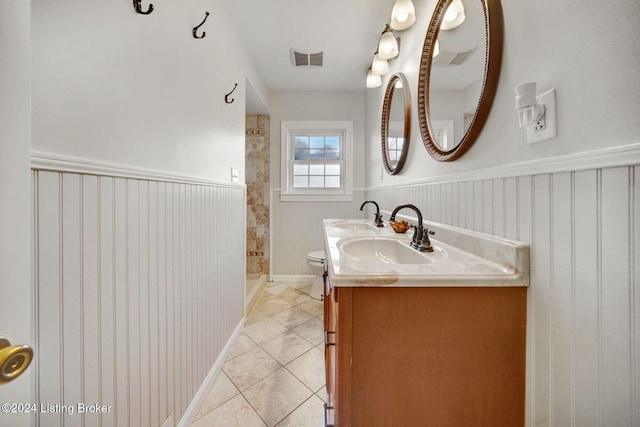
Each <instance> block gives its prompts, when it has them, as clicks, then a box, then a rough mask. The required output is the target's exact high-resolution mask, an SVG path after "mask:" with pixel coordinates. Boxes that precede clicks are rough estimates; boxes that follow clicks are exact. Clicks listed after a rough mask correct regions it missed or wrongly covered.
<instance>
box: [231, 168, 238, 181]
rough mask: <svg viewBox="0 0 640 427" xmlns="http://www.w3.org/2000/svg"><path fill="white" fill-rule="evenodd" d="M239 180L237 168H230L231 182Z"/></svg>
mask: <svg viewBox="0 0 640 427" xmlns="http://www.w3.org/2000/svg"><path fill="white" fill-rule="evenodd" d="M239 181H240V175H239V173H238V168H234V167H232V168H231V182H239Z"/></svg>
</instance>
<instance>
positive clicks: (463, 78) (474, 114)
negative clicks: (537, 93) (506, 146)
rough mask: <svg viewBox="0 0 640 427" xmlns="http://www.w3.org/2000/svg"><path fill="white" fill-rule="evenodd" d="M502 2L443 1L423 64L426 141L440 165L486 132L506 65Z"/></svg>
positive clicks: (422, 122)
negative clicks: (500, 78)
mask: <svg viewBox="0 0 640 427" xmlns="http://www.w3.org/2000/svg"><path fill="white" fill-rule="evenodd" d="M502 34H503V29H502V10H501V8H500V2H499V0H439V1H438V4H437V5H436V9H435V11H434V13H433V17H432V18H431V22H430V24H429V28H428V30H427V35H426V37H425V41H424V46H423V49H422V57H421V59H420V71H419V78H418V118H419V121H420V133H421V135H422V142H423V143H424V145H425V147H426V149H427V151H429V154H431V156H432V157H433V158H435V159H436V160H438V161H443V162H449V161H452V160H455V159H457V158H459V157H460V156H462V155H463V154H464V153H465V152H466V151H467V150H468V149H469V148H470V147H471V145H472V144H473V143H474V142H475V140H476V138H477V137H478V135H479V134H480V131H481V130H482V126H483V125H484V123H485V121H486V119H487V116H488V115H489V111H490V109H491V104H492V103H493V97H494V95H495V92H496V87H497V86H498V77H499V74H500V64H501V61H502V37H503V36H502Z"/></svg>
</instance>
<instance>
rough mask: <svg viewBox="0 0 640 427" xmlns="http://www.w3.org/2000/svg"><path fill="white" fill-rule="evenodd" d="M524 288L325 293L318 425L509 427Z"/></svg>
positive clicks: (518, 416)
mask: <svg viewBox="0 0 640 427" xmlns="http://www.w3.org/2000/svg"><path fill="white" fill-rule="evenodd" d="M526 299H527V288H526V287H414V288H395V287H333V288H331V286H330V283H329V278H328V277H327V278H326V280H325V298H324V302H325V330H326V331H327V333H326V342H325V356H326V374H327V391H328V394H329V401H328V403H327V405H326V410H325V416H326V419H327V422H326V424H327V425H329V426H330V425H335V426H336V427H350V426H353V427H375V426H380V427H382V426H384V427H404V426H406V427H416V426H434V427H454V426H455V427H469V426H487V427H499V426H505V427H517V426H523V425H524V417H525V413H524V411H525V339H526Z"/></svg>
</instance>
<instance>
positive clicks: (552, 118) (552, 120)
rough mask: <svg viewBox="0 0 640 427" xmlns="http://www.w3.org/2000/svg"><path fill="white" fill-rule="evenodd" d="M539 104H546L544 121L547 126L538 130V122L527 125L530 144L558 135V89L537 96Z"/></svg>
mask: <svg viewBox="0 0 640 427" xmlns="http://www.w3.org/2000/svg"><path fill="white" fill-rule="evenodd" d="M536 100H537V101H538V104H540V105H544V108H545V111H544V121H545V128H544V129H542V130H540V131H538V132H536V131H535V126H536V124H535V123H533V124H530V125H529V126H527V142H528V143H529V144H535V143H538V142H542V141H546V140H548V139H551V138H555V137H556V136H558V132H557V127H556V90H555V89H551V90H549V91H547V92H545V93H542V94H540V95H538V96H536Z"/></svg>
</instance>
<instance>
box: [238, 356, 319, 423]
mask: <svg viewBox="0 0 640 427" xmlns="http://www.w3.org/2000/svg"><path fill="white" fill-rule="evenodd" d="M312 394H313V393H312V392H311V391H310V390H309V389H308V388H307V387H305V385H304V384H302V383H301V382H300V381H298V380H297V379H296V378H295V377H294V376H293V375H291V373H290V372H289V371H287V370H286V369H284V368H283V369H279V370H278V371H276V372H275V373H273V374H272V375H270V376H268V377H267V378H265V379H264V380H262V381H260V382H259V383H257V384H255V385H253V386H252V387H250V388H249V389H247V390H245V392H244V396H245V398H246V399H247V401H248V402H249V403H250V404H251V406H252V407H253V408H255V410H256V412H257V413H258V414H259V415H260V417H262V419H263V420H265V421H266V423H267V425H268V426H275V425H276V424H277V423H278V422H280V421H281V420H282V419H283V418H285V417H286V416H287V415H289V414H290V413H291V412H292V411H293V410H294V409H296V408H297V407H298V406H299V405H300V404H301V403H303V402H304V401H305V400H307V399H308V398H309V397H310V396H311V395H312Z"/></svg>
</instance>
